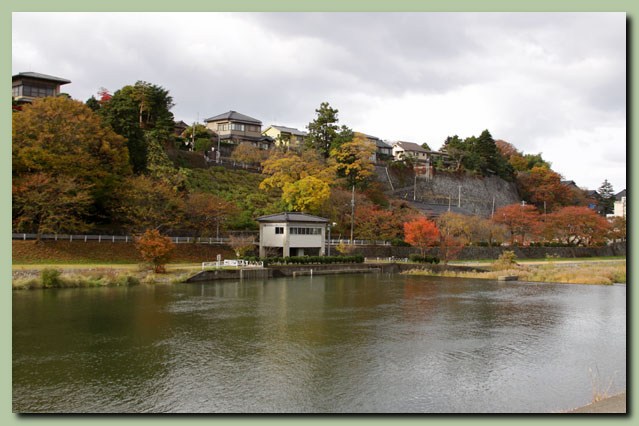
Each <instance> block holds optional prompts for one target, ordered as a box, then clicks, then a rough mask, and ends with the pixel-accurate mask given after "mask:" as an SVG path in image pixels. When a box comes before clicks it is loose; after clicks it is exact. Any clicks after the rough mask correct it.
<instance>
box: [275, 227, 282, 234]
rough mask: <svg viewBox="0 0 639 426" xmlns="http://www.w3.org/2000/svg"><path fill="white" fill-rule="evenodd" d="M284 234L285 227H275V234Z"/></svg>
mask: <svg viewBox="0 0 639 426" xmlns="http://www.w3.org/2000/svg"><path fill="white" fill-rule="evenodd" d="M283 233H284V227H283V226H276V227H275V234H278V235H279V234H283Z"/></svg>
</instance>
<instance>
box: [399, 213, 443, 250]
mask: <svg viewBox="0 0 639 426" xmlns="http://www.w3.org/2000/svg"><path fill="white" fill-rule="evenodd" d="M404 241H406V242H407V243H408V244H410V245H412V246H415V247H419V250H420V252H421V255H422V256H424V253H425V252H426V249H427V248H428V247H432V246H434V245H435V244H437V243H438V242H439V230H438V229H437V225H435V222H432V221H430V220H428V219H426V218H424V217H422V218H419V219H415V220H413V221H410V222H406V223H404Z"/></svg>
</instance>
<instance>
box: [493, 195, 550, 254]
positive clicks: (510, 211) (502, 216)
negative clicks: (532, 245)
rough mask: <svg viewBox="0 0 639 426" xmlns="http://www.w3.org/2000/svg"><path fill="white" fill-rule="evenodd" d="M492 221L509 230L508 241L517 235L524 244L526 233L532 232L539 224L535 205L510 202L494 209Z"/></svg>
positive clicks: (513, 240) (512, 241)
mask: <svg viewBox="0 0 639 426" xmlns="http://www.w3.org/2000/svg"><path fill="white" fill-rule="evenodd" d="M493 221H494V222H496V223H500V224H502V225H504V226H505V227H506V228H507V229H508V231H509V232H510V243H511V244H513V243H514V242H515V239H516V238H517V237H520V238H521V244H524V242H525V239H526V235H531V234H533V233H534V232H535V231H536V230H537V228H538V226H539V212H538V211H537V209H536V208H535V206H531V205H521V204H510V205H508V206H504V207H501V208H499V209H497V210H496V211H495V214H494V215H493Z"/></svg>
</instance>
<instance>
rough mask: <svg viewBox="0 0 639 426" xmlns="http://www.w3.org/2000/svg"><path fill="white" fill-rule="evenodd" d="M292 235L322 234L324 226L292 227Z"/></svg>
mask: <svg viewBox="0 0 639 426" xmlns="http://www.w3.org/2000/svg"><path fill="white" fill-rule="evenodd" d="M291 234H292V235H321V234H322V228H291Z"/></svg>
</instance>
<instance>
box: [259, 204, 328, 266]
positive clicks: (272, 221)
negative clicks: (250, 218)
mask: <svg viewBox="0 0 639 426" xmlns="http://www.w3.org/2000/svg"><path fill="white" fill-rule="evenodd" d="M256 220H257V221H258V222H259V224H260V257H267V256H281V257H287V256H323V255H324V248H325V247H326V237H325V236H326V226H327V225H328V222H329V220H328V219H325V218H323V217H319V216H313V215H310V214H305V213H296V212H292V213H278V214H272V215H267V216H261V217H258V218H257V219H256Z"/></svg>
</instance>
